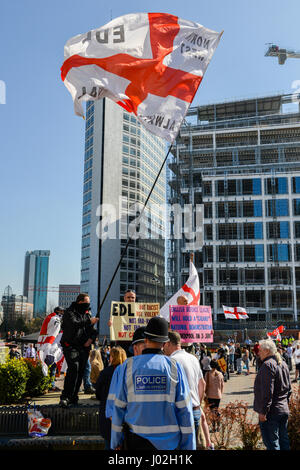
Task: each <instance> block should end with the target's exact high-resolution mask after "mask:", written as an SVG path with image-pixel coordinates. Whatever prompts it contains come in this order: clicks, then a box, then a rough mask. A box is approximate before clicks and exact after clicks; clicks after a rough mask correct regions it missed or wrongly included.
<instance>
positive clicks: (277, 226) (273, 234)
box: [267, 222, 290, 238]
mask: <svg viewBox="0 0 300 470" xmlns="http://www.w3.org/2000/svg"><path fill="white" fill-rule="evenodd" d="M267 234H268V238H289V236H290V225H289V222H268V223H267Z"/></svg>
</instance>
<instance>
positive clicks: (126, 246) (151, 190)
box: [96, 138, 176, 318]
mask: <svg viewBox="0 0 300 470" xmlns="http://www.w3.org/2000/svg"><path fill="white" fill-rule="evenodd" d="M175 139H176V138H175ZM175 139H174V140H173V141H172V143H171V145H170V147H169V150H168V152H167V154H166V156H165V158H164V161H163V163H162V165H161V167H160V170H159V172H158V173H157V176H156V178H155V180H154V182H153V184H152V188H151V189H150V192H149V194H148V196H147V198H146V201H145V203H144V206H143V208H142V210H141V212H140V216H139V218H141V217H142V215H143V213H144V211H145V208H146V206H147V204H148V201H149V199H150V197H151V194H152V192H153V190H154V187H155V185H156V183H157V180H158V178H159V177H160V174H161V172H162V170H163V167H164V166H165V163H166V161H167V159H168V156H169V154H170V151H171V148H172V146H173V142H174V141H175ZM131 240H132V238H130V236H129V238H128V240H127V243H126V245H125V248H124V249H123V251H122V253H121V257H120V260H119V262H118V264H117V266H116V269H115V271H114V273H113V275H112V278H111V280H110V283H109V284H108V287H107V289H106V292H105V294H104V297H103V299H102V301H101V303H100V305H99V307H98V311H97V313H96V318H99V317H100V311H101V308H102V307H103V304H104V302H105V300H106V297H107V295H108V292H109V291H110V288H111V286H112V283H113V282H114V279H115V277H116V275H117V272H118V269H119V267H120V265H121V262H122V260H123V258H124V256H125V254H126V252H127V248H128V246H129V244H130V242H131Z"/></svg>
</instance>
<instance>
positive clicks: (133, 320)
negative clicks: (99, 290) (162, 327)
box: [110, 302, 160, 341]
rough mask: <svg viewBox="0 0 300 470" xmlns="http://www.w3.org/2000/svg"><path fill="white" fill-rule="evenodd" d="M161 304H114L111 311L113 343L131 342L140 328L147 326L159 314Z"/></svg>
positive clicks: (111, 337)
mask: <svg viewBox="0 0 300 470" xmlns="http://www.w3.org/2000/svg"><path fill="white" fill-rule="evenodd" d="M159 309H160V305H159V303H148V302H143V303H140V302H112V303H111V309H110V319H111V321H112V326H111V327H110V339H111V341H131V340H132V337H133V334H134V332H135V330H136V329H137V328H139V327H140V326H147V323H148V321H149V320H150V318H152V317H156V316H157V315H158V314H159Z"/></svg>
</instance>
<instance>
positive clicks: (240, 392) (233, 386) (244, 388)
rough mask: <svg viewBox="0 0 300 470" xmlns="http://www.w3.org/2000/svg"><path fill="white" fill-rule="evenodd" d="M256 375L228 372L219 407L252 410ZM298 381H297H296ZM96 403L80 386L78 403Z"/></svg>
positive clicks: (49, 399) (49, 400) (41, 400)
mask: <svg viewBox="0 0 300 470" xmlns="http://www.w3.org/2000/svg"><path fill="white" fill-rule="evenodd" d="M255 377H256V372H255V367H253V366H252V365H251V366H250V374H249V375H246V374H245V373H244V372H243V373H242V374H241V375H237V374H236V373H232V374H230V379H229V380H227V382H225V384H224V392H223V396H222V399H221V403H220V407H224V406H226V405H227V404H228V403H230V402H231V403H232V402H235V401H242V402H244V403H247V404H248V405H249V409H250V410H253V400H254V394H253V388H254V381H255ZM294 377H295V372H294V368H293V372H292V373H291V380H293V379H294ZM298 383H299V382H298ZM63 384H64V376H63V375H61V376H60V377H58V378H57V379H56V382H55V385H56V386H57V387H58V388H60V389H61V390H62V389H63ZM292 387H293V389H295V390H296V388H297V384H295V383H292ZM60 394H61V392H60V391H59V392H48V393H46V394H45V395H41V396H40V397H37V398H34V399H33V401H34V403H35V404H36V405H50V404H51V405H53V404H58V403H59V400H60ZM96 403H98V400H97V399H96V397H95V395H93V394H88V395H86V394H85V393H84V391H83V388H81V391H80V392H79V404H82V405H87V404H89V405H92V404H96Z"/></svg>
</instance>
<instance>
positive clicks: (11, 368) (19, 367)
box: [0, 359, 29, 405]
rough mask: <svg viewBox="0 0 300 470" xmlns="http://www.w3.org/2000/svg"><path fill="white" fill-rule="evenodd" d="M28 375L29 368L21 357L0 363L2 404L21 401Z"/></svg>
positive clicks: (0, 400)
mask: <svg viewBox="0 0 300 470" xmlns="http://www.w3.org/2000/svg"><path fill="white" fill-rule="evenodd" d="M28 377H29V369H28V367H27V364H26V363H25V361H23V360H21V359H10V360H8V361H7V362H5V363H4V364H0V405H8V404H11V403H18V402H20V401H21V400H22V398H23V396H24V394H25V390H26V383H27V380H28Z"/></svg>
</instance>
